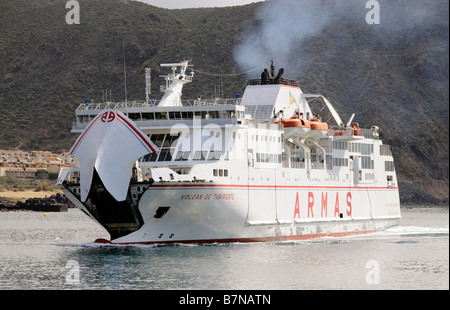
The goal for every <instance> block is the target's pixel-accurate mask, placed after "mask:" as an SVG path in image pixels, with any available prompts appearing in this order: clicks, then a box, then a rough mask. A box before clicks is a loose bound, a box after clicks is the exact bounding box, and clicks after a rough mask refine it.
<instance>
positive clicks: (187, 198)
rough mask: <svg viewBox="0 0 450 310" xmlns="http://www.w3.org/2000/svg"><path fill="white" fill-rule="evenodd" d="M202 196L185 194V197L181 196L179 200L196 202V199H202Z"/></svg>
mask: <svg viewBox="0 0 450 310" xmlns="http://www.w3.org/2000/svg"><path fill="white" fill-rule="evenodd" d="M202 198H203V195H202V194H193V195H190V194H187V195H181V200H196V199H202Z"/></svg>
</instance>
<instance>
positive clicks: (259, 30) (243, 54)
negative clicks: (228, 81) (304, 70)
mask: <svg viewBox="0 0 450 310" xmlns="http://www.w3.org/2000/svg"><path fill="white" fill-rule="evenodd" d="M324 7H325V6H324V4H323V2H322V1H318V0H304V1H298V0H275V1H267V2H265V3H264V4H263V5H262V7H261V8H260V10H259V11H258V12H257V13H256V15H255V18H256V19H257V23H258V24H259V25H248V29H246V31H245V32H244V34H243V36H242V38H241V40H242V42H241V43H240V44H238V45H237V46H236V47H235V50H234V59H235V61H236V62H237V64H238V65H239V66H240V67H241V68H243V69H245V70H251V69H254V68H257V67H262V66H266V67H268V66H269V65H270V61H271V60H274V63H275V65H276V66H277V67H278V68H280V67H283V66H288V65H289V63H290V61H291V60H292V57H295V55H294V56H293V55H292V54H293V52H294V53H295V50H297V49H298V47H299V46H301V44H302V43H303V41H304V39H305V38H308V37H310V36H313V35H315V34H317V33H319V32H320V31H321V30H322V29H323V27H324V26H325V25H327V24H328V21H329V19H330V16H329V12H328V11H327V10H324Z"/></svg>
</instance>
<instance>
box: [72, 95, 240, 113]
mask: <svg viewBox="0 0 450 310" xmlns="http://www.w3.org/2000/svg"><path fill="white" fill-rule="evenodd" d="M159 102H160V100H150V102H137V101H127V102H99V103H96V102H91V103H88V104H86V103H82V104H80V105H79V106H78V108H77V111H86V110H106V109H127V108H151V107H155V106H158V103H159ZM227 104H229V105H240V104H241V99H240V98H237V99H236V98H214V99H195V100H192V99H190V100H189V99H186V100H182V101H181V105H182V106H188V107H192V106H214V105H227Z"/></svg>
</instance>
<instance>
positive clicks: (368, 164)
mask: <svg viewBox="0 0 450 310" xmlns="http://www.w3.org/2000/svg"><path fill="white" fill-rule="evenodd" d="M361 168H362V169H373V160H371V159H370V157H369V156H361Z"/></svg>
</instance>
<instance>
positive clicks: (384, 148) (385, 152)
mask: <svg viewBox="0 0 450 310" xmlns="http://www.w3.org/2000/svg"><path fill="white" fill-rule="evenodd" d="M380 155H381V156H392V153H391V149H390V148H389V145H380Z"/></svg>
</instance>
